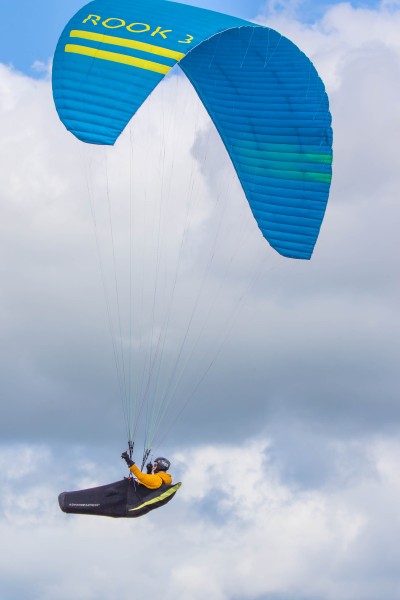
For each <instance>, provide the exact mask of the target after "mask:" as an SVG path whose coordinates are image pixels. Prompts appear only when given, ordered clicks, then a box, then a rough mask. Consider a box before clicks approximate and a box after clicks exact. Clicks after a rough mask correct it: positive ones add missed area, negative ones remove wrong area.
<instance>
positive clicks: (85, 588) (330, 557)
mask: <svg viewBox="0 0 400 600" xmlns="http://www.w3.org/2000/svg"><path fill="white" fill-rule="evenodd" d="M14 451H18V452H19V453H20V455H21V456H23V455H24V453H25V455H26V454H29V455H31V456H36V457H37V460H36V462H35V463H34V464H33V463H32V467H34V470H33V471H31V473H30V477H24V483H23V487H21V480H20V479H16V478H15V477H13V475H12V474H11V473H7V471H2V475H1V484H2V489H4V487H6V488H7V489H8V495H7V498H8V500H7V502H6V503H5V502H4V501H3V502H2V505H1V513H0V515H1V516H0V532H1V536H2V542H3V545H4V547H5V548H7V552H6V553H3V555H2V560H1V564H0V572H1V580H2V589H3V590H4V591H3V594H5V597H7V598H10V599H11V600H14V598H19V597H20V596H21V595H22V594H26V593H28V590H29V594H30V597H32V598H43V599H44V600H47V599H49V600H50V598H55V599H57V600H64V599H66V598H70V597H71V596H74V597H76V598H79V599H86V598H94V597H96V599H97V600H103V599H104V600H105V599H106V598H109V597H110V596H111V595H113V594H118V597H120V598H121V599H122V600H124V599H125V598H126V599H127V598H129V597H132V593H133V590H137V591H138V590H140V593H141V594H142V595H146V596H147V595H151V594H155V593H156V592H157V589H158V586H159V585H160V580H161V581H162V584H163V589H164V594H165V597H166V598H167V599H172V598H185V599H190V600H197V599H200V598H204V594H205V593H207V597H208V598H210V600H228V599H229V600H233V599H234V598H241V599H242V600H245V599H247V598H249V599H252V600H254V599H255V598H269V597H273V598H312V599H313V598H315V599H317V598H321V597H323V598H327V600H330V599H333V598H335V599H336V600H357V599H358V598H360V597H362V598H365V599H366V600H375V598H376V597H378V596H379V594H380V593H382V592H383V593H384V597H385V598H387V600H395V598H396V569H397V572H398V567H399V564H398V561H399V559H398V553H396V552H393V548H395V547H396V539H397V537H398V535H399V532H398V524H397V518H396V514H397V504H398V502H397V500H396V499H397V498H398V495H399V491H400V490H399V487H400V479H399V475H398V469H397V464H398V461H399V458H400V447H399V444H398V443H397V442H390V441H388V440H385V439H383V438H381V439H377V440H376V441H375V442H372V443H370V444H369V445H368V446H365V445H360V444H359V445H358V448H357V445H356V444H355V443H351V442H350V443H348V442H345V443H341V444H336V447H335V448H334V452H335V460H334V462H335V471H336V475H335V476H333V477H331V479H330V481H329V482H328V483H327V484H326V485H324V486H322V487H320V488H319V489H314V490H305V491H299V490H298V489H297V487H296V486H292V485H290V484H288V483H287V482H285V481H284V479H283V478H282V473H281V471H280V468H279V466H278V465H277V463H276V461H275V459H274V455H273V442H272V441H271V440H266V439H262V438H259V439H256V440H246V441H245V444H244V446H243V447H241V448H239V447H238V446H237V445H235V446H230V445H225V444H221V445H219V446H212V445H209V446H204V447H201V448H198V449H193V448H188V449H187V450H186V451H184V452H182V453H179V454H177V455H175V456H173V466H174V472H175V476H176V478H177V477H179V478H181V479H182V481H183V486H182V488H181V490H180V491H179V494H178V495H177V496H176V498H175V499H174V500H173V502H172V503H170V504H169V505H168V506H167V507H164V508H162V509H160V510H158V511H155V512H153V513H151V514H150V515H147V516H145V517H142V518H140V519H137V520H132V521H127V520H113V519H102V518H98V517H79V516H71V515H63V514H61V513H60V512H59V511H58V508H57V506H56V504H57V502H56V497H57V493H58V492H59V491H60V487H59V486H60V485H61V483H60V479H61V474H60V472H59V471H57V468H58V467H59V464H58V463H57V461H55V457H54V456H52V455H51V454H50V453H49V452H48V450H46V449H45V448H43V447H42V448H39V449H38V448H35V447H16V448H14ZM354 457H355V460H354ZM360 457H362V462H360ZM9 459H10V457H9V454H8V451H7V450H5V451H4V450H2V452H1V453H0V462H1V463H6V464H7V463H8V462H9ZM82 464H83V463H82ZM362 464H363V466H361V465H362ZM352 467H354V468H355V471H354V473H352V475H351V476H350V477H349V476H348V475H349V472H351V468H352ZM67 469H68V467H67ZM102 471H103V475H100V474H99V473H97V474H96V475H95V471H94V470H93V471H92V477H93V475H94V476H95V477H100V480H99V481H98V482H99V483H100V482H101V477H102V476H105V473H107V472H108V474H109V475H110V471H109V467H108V466H107V465H103V469H102ZM49 472H52V473H53V474H54V475H53V477H52V478H51V479H49V477H48V474H49ZM80 472H81V473H83V472H84V471H80ZM66 474H67V473H64V475H63V476H65V475H66ZM68 476H69V477H70V478H71V480H72V479H73V477H74V476H75V477H76V476H77V477H78V478H79V477H80V475H79V470H77V471H75V475H74V473H73V471H70V470H68ZM43 481H46V482H47V483H46V484H45V485H44V484H43ZM103 482H104V481H103ZM95 483H96V482H95V481H94V480H93V483H92V485H93V484H95ZM391 540H392V541H393V546H391V550H390V551H389V546H388V543H390V541H391ZM155 548H157V551H155ZM21 564H24V565H25V567H24V570H23V573H21ZM17 582H18V583H17ZM135 593H136V592H135Z"/></svg>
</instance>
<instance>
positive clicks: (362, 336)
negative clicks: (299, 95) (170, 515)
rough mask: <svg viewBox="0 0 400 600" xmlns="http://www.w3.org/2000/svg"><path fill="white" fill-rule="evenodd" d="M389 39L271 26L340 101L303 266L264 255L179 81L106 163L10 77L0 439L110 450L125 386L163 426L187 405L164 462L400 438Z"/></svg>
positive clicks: (380, 20) (330, 17) (226, 168)
mask: <svg viewBox="0 0 400 600" xmlns="http://www.w3.org/2000/svg"><path fill="white" fill-rule="evenodd" d="M398 21H399V14H398V11H395V10H391V11H388V10H387V8H386V7H382V9H381V10H379V11H378V10H368V9H354V8H352V7H351V6H350V5H348V4H340V5H336V6H334V7H333V8H331V9H330V10H328V11H327V12H326V13H325V15H324V16H323V18H322V19H321V20H320V21H318V22H316V23H314V24H304V23H301V22H299V21H296V20H295V19H293V18H292V19H291V18H288V17H287V16H282V15H279V14H276V15H274V16H270V17H269V19H268V24H269V25H271V26H272V27H276V28H277V29H278V30H279V31H281V32H282V33H283V34H285V35H288V36H289V37H290V38H291V39H293V40H294V41H295V42H296V43H298V45H299V46H300V47H301V48H302V49H303V50H304V51H305V52H306V53H308V54H309V55H310V56H311V58H312V59H313V61H314V62H315V64H316V66H317V68H318V70H319V72H320V74H321V76H322V78H323V79H324V81H325V82H326V85H327V91H328V94H329V97H330V101H331V108H332V114H333V125H334V138H335V159H334V180H333V186H332V195H331V199H330V202H329V205H328V210H327V214H326V219H325V222H324V224H323V227H322V231H321V236H320V239H319V241H318V244H317V247H316V251H315V255H314V257H313V259H312V261H310V263H308V264H305V263H301V262H299V261H294V262H290V261H285V260H283V259H281V258H280V257H278V256H277V255H274V253H273V252H272V251H271V250H270V249H269V248H268V246H267V245H266V243H265V241H264V240H263V239H262V237H261V235H260V234H259V232H258V230H257V228H256V226H255V224H254V221H253V220H252V217H251V216H250V215H249V211H248V209H247V207H246V205H245V202H244V200H243V196H242V193H241V190H240V187H239V184H238V182H237V179H236V177H235V175H234V173H233V170H232V167H231V165H230V163H229V161H228V159H227V157H226V153H225V152H224V150H223V148H222V144H221V142H220V140H219V139H218V136H217V135H216V133H215V132H214V131H213V129H212V128H211V126H210V124H209V122H208V119H207V116H206V114H205V111H204V110H203V109H202V107H201V106H200V105H199V104H198V102H196V97H195V94H194V93H193V92H192V91H191V90H190V87H189V85H188V83H187V82H185V80H184V79H183V78H181V77H178V76H177V75H176V74H174V75H172V77H170V78H168V79H167V80H166V82H165V85H164V86H160V89H158V90H156V92H155V93H154V94H153V95H152V97H151V98H150V100H149V102H148V103H146V105H145V106H143V107H142V108H141V109H140V111H139V113H138V114H137V115H136V119H135V120H134V122H133V123H132V128H131V130H130V131H129V130H127V131H126V132H125V135H124V136H123V137H122V138H121V140H120V142H119V143H118V144H117V146H116V147H115V148H113V149H112V150H110V151H108V150H104V149H98V148H96V149H90V148H89V149H87V148H82V145H81V144H79V143H77V142H76V141H75V140H74V139H73V138H72V137H71V136H70V135H69V134H67V133H66V132H65V130H64V129H63V127H62V125H61V124H60V123H59V121H58V119H57V116H56V115H55V111H54V108H53V105H52V100H51V92H50V83H49V82H48V81H37V80H32V79H30V78H29V77H26V76H23V75H21V74H19V73H16V72H14V71H13V70H10V69H9V68H7V67H5V66H3V67H2V68H1V71H0V77H1V87H2V95H1V113H0V114H1V127H2V139H1V142H0V157H1V164H2V169H1V173H0V179H1V211H2V218H1V225H0V230H1V237H0V239H1V242H0V243H1V258H0V261H1V263H0V264H1V272H2V292H1V308H0V324H1V332H2V339H3V340H4V342H3V344H2V347H1V359H2V360H1V363H2V374H1V375H2V376H1V381H2V383H1V386H2V390H1V394H2V398H4V402H3V404H2V409H1V410H2V418H1V425H0V427H1V428H2V434H3V436H4V437H5V438H8V439H10V440H11V439H14V438H15V436H16V435H17V436H20V438H19V439H27V438H29V439H35V440H51V439H52V440H56V439H60V438H61V439H65V440H69V441H71V442H77V441H80V442H82V440H84V441H89V440H92V441H93V443H98V442H99V441H100V440H104V439H109V440H111V441H110V443H111V444H115V443H116V440H117V438H118V439H121V433H122V427H123V419H121V404H122V405H124V403H125V394H124V392H123V391H121V389H120V391H119V388H118V381H119V385H120V388H123V383H124V380H129V381H132V383H130V384H129V385H128V387H132V389H133V390H134V393H136V394H142V395H145V396H146V398H147V399H151V398H153V397H156V396H158V395H162V394H165V398H166V401H168V402H172V403H175V412H174V411H173V410H172V411H171V413H170V414H171V422H168V421H167V422H166V425H165V427H166V428H168V427H169V424H170V423H172V422H174V419H175V415H176V414H178V412H179V409H180V408H181V406H183V405H184V404H185V403H186V401H190V402H189V409H188V410H187V411H186V412H185V413H183V415H182V417H181V419H180V421H179V422H178V423H177V424H176V425H175V429H173V430H172V432H173V434H172V438H171V437H170V439H172V445H174V443H175V439H178V440H181V442H182V443H185V442H186V441H187V440H188V439H192V440H193V441H195V442H196V443H201V442H204V441H205V440H208V441H210V442H212V441H215V439H221V438H222V439H223V440H229V439H231V440H232V439H236V440H240V439H244V438H246V437H248V436H251V435H253V434H254V433H255V432H256V431H258V432H260V433H261V431H263V430H265V429H269V430H270V431H274V435H276V436H278V437H279V436H281V439H282V440H286V436H285V433H284V432H285V431H286V429H287V427H288V426H290V427H293V431H296V432H297V434H298V435H299V436H300V438H299V439H301V437H302V436H301V434H300V433H299V432H300V430H305V431H312V430H318V431H320V432H321V435H324V434H326V435H327V436H329V437H330V436H338V437H339V438H342V437H346V436H350V437H351V436H353V435H361V436H362V435H368V434H370V433H374V432H376V431H377V430H379V431H380V432H381V433H383V432H385V431H386V432H388V433H392V432H393V431H394V430H396V429H397V427H398V418H399V409H398V402H397V389H398V369H397V361H396V356H397V354H398V335H397V329H398V318H397V307H398V296H399V287H398V281H397V278H396V276H395V274H396V272H397V269H398V253H397V252H396V251H395V247H394V244H395V240H396V239H397V222H398V217H399V214H398V213H399V208H398V198H397V197H398V189H399V184H400V181H399V175H398V169H397V138H398V135H399V129H400V122H399V116H398V110H397V103H396V99H397V97H398V95H399V89H398V88H399V85H400V84H399V81H400V78H399V68H400V67H399V64H400V62H399V52H400V50H399V43H398V27H399V23H398ZM161 149H162V151H161ZM160 175H161V176H160ZM131 198H133V199H134V201H135V202H134V205H133V206H134V208H133V212H132V213H131V212H130V208H129V204H130V199H131ZM109 201H110V202H109ZM188 206H189V209H188V210H187V207H188ZM110 207H111V208H110ZM183 207H185V209H184V210H183ZM110 214H111V215H112V227H113V229H112V231H111V230H110ZM94 224H95V226H96V227H95V228H94ZM130 228H131V229H132V232H133V235H132V237H131V240H132V252H131V249H130V241H129V239H130V236H129V229H130ZM95 232H96V233H97V239H98V243H99V248H100V256H101V261H99V257H98V255H97V250H96V237H95V235H94V233H95ZM178 232H179V235H178ZM111 233H112V234H113V239H114V249H113V248H112V244H111V241H112V238H111ZM161 248H162V251H160V249H161ZM178 256H180V258H177V257H178ZM114 257H115V265H116V270H115V269H114ZM131 263H132V272H133V273H134V275H133V279H132V281H133V285H132V288H131V284H130V281H131V278H130V275H129V273H130V270H131ZM101 270H102V271H103V275H104V285H105V287H106V289H107V295H106V296H105V295H104V293H103V289H102V283H101V275H100V273H99V271H101ZM113 273H114V274H116V275H117V281H116V280H115V277H114V275H113ZM157 282H159V283H157ZM130 288H131V289H130ZM161 290H163V292H162V293H161ZM131 293H132V294H133V296H132V298H133V303H132V306H133V307H134V310H133V325H132V328H131V326H130V325H129V317H130V308H129V305H130V303H129V298H130V294H131ZM155 296H156V297H157V298H156V302H154V300H153V299H154V297H155ZM107 302H108V303H109V306H108V309H107ZM194 307H195V308H196V310H193V308H194ZM117 309H118V310H117ZM140 311H141V312H140ZM151 322H154V323H155V325H154V326H152V325H151ZM120 323H121V326H120ZM110 329H111V330H112V332H113V337H114V346H113V344H112V343H111V342H110V334H109V330H110ZM132 329H133V331H134V334H133V335H132V334H131V330H132ZM165 332H167V333H166V334H165V335H164V333H165ZM129 347H132V349H133V350H132V353H133V356H134V357H135V360H134V363H133V365H134V366H133V367H129V365H128V363H127V362H126V357H127V356H128V355H129ZM121 348H122V349H123V350H124V352H125V363H122V360H121ZM161 349H162V350H163V352H162V353H161ZM152 356H153V359H154V356H156V357H158V359H159V360H158V362H157V361H156V362H153V365H155V366H153V367H150V366H149V365H151V364H152V363H151V357H152ZM161 356H162V359H161ZM116 372H118V374H119V379H118V378H116ZM156 374H157V377H155V375H156ZM171 374H172V377H171ZM121 382H122V383H121ZM192 396H193V398H192ZM32 424H34V426H32ZM15 432H20V433H19V434H17V433H15ZM123 435H124V434H123ZM294 446H296V444H294Z"/></svg>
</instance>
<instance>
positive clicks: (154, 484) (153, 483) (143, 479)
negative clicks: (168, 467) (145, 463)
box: [129, 464, 172, 490]
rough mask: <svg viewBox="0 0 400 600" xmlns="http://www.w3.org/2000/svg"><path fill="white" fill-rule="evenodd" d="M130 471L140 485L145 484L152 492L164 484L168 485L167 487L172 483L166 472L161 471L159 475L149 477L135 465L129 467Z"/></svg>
mask: <svg viewBox="0 0 400 600" xmlns="http://www.w3.org/2000/svg"><path fill="white" fill-rule="evenodd" d="M129 470H130V472H131V473H133V474H134V476H135V477H136V478H137V479H138V480H139V481H140V483H143V485H145V486H146V487H147V488H150V489H151V490H156V489H157V488H159V487H161V486H162V484H163V483H166V484H167V485H170V484H171V483H172V477H171V475H170V474H169V473H166V472H165V471H159V472H158V473H153V474H151V475H147V473H142V471H141V470H140V469H139V467H137V466H136V465H135V464H133V465H132V466H131V467H129Z"/></svg>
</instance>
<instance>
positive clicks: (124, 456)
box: [121, 450, 135, 467]
mask: <svg viewBox="0 0 400 600" xmlns="http://www.w3.org/2000/svg"><path fill="white" fill-rule="evenodd" d="M121 458H123V459H124V461H125V462H126V464H127V465H128V467H131V466H132V465H134V464H135V461H134V460H132V459H131V458H130V456H129V454H128V453H127V451H126V450H125V452H123V453H122V454H121Z"/></svg>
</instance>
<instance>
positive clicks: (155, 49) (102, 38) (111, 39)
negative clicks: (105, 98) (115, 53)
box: [69, 29, 185, 60]
mask: <svg viewBox="0 0 400 600" xmlns="http://www.w3.org/2000/svg"><path fill="white" fill-rule="evenodd" d="M69 36H70V37H76V38H81V39H83V40H92V41H94V42H101V43H102V44H112V45H113V46H124V47H125V48H134V49H135V50H141V51H142V52H149V53H150V54H157V55H158V56H165V57H166V58H173V59H174V60H181V58H183V57H184V56H185V55H184V54H183V53H182V52H176V50H169V49H168V48H162V47H161V46H154V45H153V44H146V43H144V42H137V41H136V40H128V39H126V38H121V37H117V36H114V35H106V34H102V33H93V32H91V31H80V30H78V29H73V30H72V31H70V34H69Z"/></svg>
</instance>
